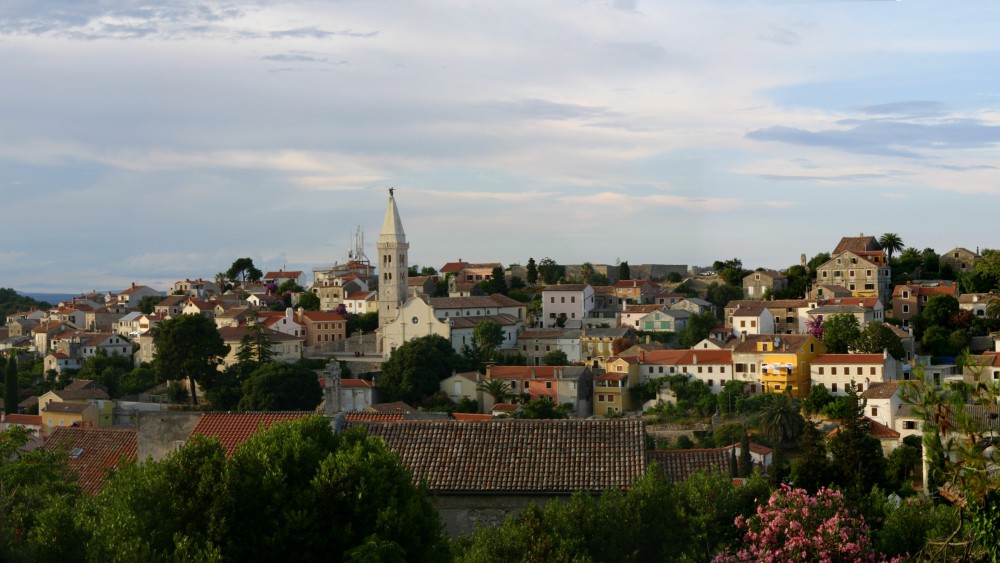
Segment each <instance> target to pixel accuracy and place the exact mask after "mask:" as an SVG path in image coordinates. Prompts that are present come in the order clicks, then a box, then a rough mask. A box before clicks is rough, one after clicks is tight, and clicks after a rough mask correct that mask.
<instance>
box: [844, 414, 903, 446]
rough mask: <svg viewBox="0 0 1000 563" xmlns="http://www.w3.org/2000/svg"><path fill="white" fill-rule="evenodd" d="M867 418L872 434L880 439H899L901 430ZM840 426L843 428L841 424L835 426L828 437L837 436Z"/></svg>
mask: <svg viewBox="0 0 1000 563" xmlns="http://www.w3.org/2000/svg"><path fill="white" fill-rule="evenodd" d="M865 420H867V421H868V424H869V426H870V428H871V433H872V436H874V437H876V438H878V439H879V440H890V439H896V440H898V439H899V436H900V434H899V432H896V431H895V430H893V429H892V428H889V427H888V426H886V425H884V424H882V423H881V422H878V421H876V420H872V419H870V418H868V417H867V416H866V417H865ZM840 428H841V427H840V426H838V427H836V428H834V429H833V430H832V431H831V432H830V433H829V434H827V435H826V437H827V439H830V438H833V437H834V436H836V435H837V433H838V432H840Z"/></svg>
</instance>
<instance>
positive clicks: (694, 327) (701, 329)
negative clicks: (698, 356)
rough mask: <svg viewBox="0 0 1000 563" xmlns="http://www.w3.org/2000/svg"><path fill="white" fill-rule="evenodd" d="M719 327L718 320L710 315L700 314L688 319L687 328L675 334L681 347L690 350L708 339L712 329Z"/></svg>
mask: <svg viewBox="0 0 1000 563" xmlns="http://www.w3.org/2000/svg"><path fill="white" fill-rule="evenodd" d="M717 326H719V319H718V318H717V317H716V316H715V315H714V314H712V313H702V314H700V315H691V316H690V317H688V323H687V326H686V327H684V328H682V329H681V330H680V331H678V332H677V341H678V342H679V343H680V345H681V346H683V347H685V348H690V347H692V346H694V345H695V344H697V343H699V342H701V341H702V340H704V339H706V338H708V335H709V334H710V333H711V332H712V329H713V328H715V327H717Z"/></svg>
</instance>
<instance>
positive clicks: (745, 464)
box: [733, 429, 753, 477]
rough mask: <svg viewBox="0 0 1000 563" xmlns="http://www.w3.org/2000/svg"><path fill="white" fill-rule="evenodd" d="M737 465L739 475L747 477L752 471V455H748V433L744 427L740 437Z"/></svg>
mask: <svg viewBox="0 0 1000 563" xmlns="http://www.w3.org/2000/svg"><path fill="white" fill-rule="evenodd" d="M733 451H735V450H733ZM737 467H738V469H739V476H740V477H749V476H750V474H751V473H753V456H751V455H750V433H749V432H747V431H746V429H744V431H743V436H741V437H740V458H739V461H738V463H737Z"/></svg>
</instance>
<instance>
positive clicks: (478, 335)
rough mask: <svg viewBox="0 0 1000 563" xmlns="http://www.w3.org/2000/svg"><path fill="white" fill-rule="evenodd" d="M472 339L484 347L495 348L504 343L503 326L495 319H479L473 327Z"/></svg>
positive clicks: (486, 348)
mask: <svg viewBox="0 0 1000 563" xmlns="http://www.w3.org/2000/svg"><path fill="white" fill-rule="evenodd" d="M472 340H473V341H474V342H475V343H476V344H477V345H478V346H479V347H480V348H482V349H485V350H490V351H492V350H495V349H497V348H499V347H500V345H501V344H503V340H504V335H503V327H502V326H500V324H499V323H497V322H495V321H490V320H485V321H479V322H478V323H476V326H475V327H473V329H472Z"/></svg>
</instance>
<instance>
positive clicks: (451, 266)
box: [438, 260, 468, 274]
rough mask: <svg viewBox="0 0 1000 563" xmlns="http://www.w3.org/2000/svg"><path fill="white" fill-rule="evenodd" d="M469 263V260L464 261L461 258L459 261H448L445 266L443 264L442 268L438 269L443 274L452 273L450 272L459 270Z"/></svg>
mask: <svg viewBox="0 0 1000 563" xmlns="http://www.w3.org/2000/svg"><path fill="white" fill-rule="evenodd" d="M467 264H468V262H462V261H461V260H459V261H458V262H448V263H447V264H445V265H444V266H441V269H440V270H438V271H439V272H441V273H442V274H450V273H453V272H459V271H461V270H462V268H464V267H465V266H466V265H467Z"/></svg>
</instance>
